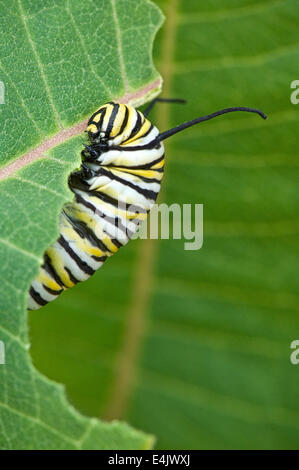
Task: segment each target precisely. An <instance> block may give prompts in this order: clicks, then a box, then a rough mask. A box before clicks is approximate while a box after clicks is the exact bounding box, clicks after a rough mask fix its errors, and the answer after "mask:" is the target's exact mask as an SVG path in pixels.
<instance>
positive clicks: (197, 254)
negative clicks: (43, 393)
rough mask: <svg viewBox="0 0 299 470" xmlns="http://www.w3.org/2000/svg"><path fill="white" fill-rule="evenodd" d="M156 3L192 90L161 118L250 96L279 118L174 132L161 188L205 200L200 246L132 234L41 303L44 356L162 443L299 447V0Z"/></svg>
mask: <svg viewBox="0 0 299 470" xmlns="http://www.w3.org/2000/svg"><path fill="white" fill-rule="evenodd" d="M156 3H158V4H159V5H160V7H161V8H162V10H163V11H164V13H165V15H166V21H165V23H164V26H163V28H162V29H161V31H160V32H159V34H158V36H157V39H156V41H155V50H154V57H155V63H156V66H157V68H158V70H159V71H160V72H161V74H162V76H163V78H164V89H163V96H166V97H182V98H186V99H187V100H188V105H186V106H180V105H165V104H161V105H158V106H157V109H156V111H155V112H153V113H152V116H151V119H152V121H153V122H154V123H156V124H157V126H158V127H159V128H160V129H161V130H165V129H167V128H169V127H171V126H174V125H176V124H178V123H180V122H182V121H185V120H188V119H191V118H193V117H196V116H198V115H202V114H206V113H210V112H213V111H215V110H217V109H220V108H222V107H228V106H238V105H242V106H255V107H259V108H260V109H262V110H263V111H264V112H266V113H267V114H268V116H269V119H268V121H266V122H265V121H263V120H262V119H260V118H259V117H258V116H253V115H248V114H245V113H244V114H241V113H238V114H237V113H236V114H233V115H227V116H225V117H221V118H217V119H216V120H214V121H210V122H208V123H204V124H202V125H201V126H198V127H194V128H192V129H191V130H188V131H185V132H184V133H182V134H179V135H177V136H175V137H173V138H172V139H171V140H169V141H168V142H167V144H166V152H167V166H166V175H165V180H164V186H163V191H162V194H161V197H160V200H159V202H167V203H169V204H171V203H174V202H176V203H179V204H183V203H193V204H195V203H203V204H204V245H203V248H202V249H201V250H199V251H184V241H183V240H152V241H150V240H145V241H142V240H137V241H132V242H130V244H129V245H128V246H127V247H126V248H124V249H123V250H120V252H119V253H118V254H117V255H115V256H114V257H113V258H112V259H111V260H109V261H108V262H107V264H105V266H104V267H103V268H102V269H101V270H99V272H98V273H97V274H96V275H95V276H94V277H93V278H92V279H90V280H89V281H88V282H86V283H84V284H82V285H79V286H77V287H75V288H74V289H71V290H70V291H68V292H66V293H65V294H64V295H62V296H61V298H60V299H58V300H57V301H55V302H53V304H50V305H48V306H46V307H45V308H43V309H42V310H41V311H38V312H35V313H34V312H33V313H31V314H30V336H31V342H32V355H33V360H34V363H35V365H36V366H37V367H38V369H39V370H40V371H42V372H43V373H45V374H46V375H48V376H49V377H50V378H53V379H55V380H57V381H59V382H62V383H65V384H66V390H67V394H68V396H69V398H70V400H71V401H72V402H73V403H74V405H75V406H76V407H77V408H78V409H80V410H82V411H83V412H84V413H86V414H88V415H94V416H100V417H101V418H103V419H114V418H119V419H122V420H126V421H128V422H129V423H131V424H132V425H134V426H135V427H138V428H140V429H142V430H145V431H147V432H150V433H153V434H155V435H156V437H157V444H156V446H157V447H158V448H164V449H165V448H169V449H174V448H178V449H183V448H187V449H188V448H189V449H190V448H193V449H217V448H221V449H223V448H230V449H231V448H232V449H248V448H262V449H265V448H267V449H268V448H271V449H277V448H285V449H286V448H298V447H299V445H298V442H299V405H298V386H299V365H298V366H295V365H292V364H291V363H290V353H291V349H290V343H291V341H292V340H294V339H298V338H299V312H298V310H299V302H298V301H299V295H298V267H299V266H298V265H299V263H298V257H299V249H298V241H299V236H298V234H299V218H298V207H299V191H298V177H299V167H298V154H299V152H298V139H297V135H298V124H299V105H298V106H297V107H296V106H295V105H293V104H291V102H290V94H291V91H292V90H291V89H290V83H291V82H292V81H293V80H295V79H299V71H298V60H299V37H298V24H299V6H298V2H297V0H284V1H280V0H278V1H275V0H268V1H267V0H263V1H258V0H226V1H223V0H209V1H208V0H206V1H205V2H199V1H198V0H187V1H182V0H171V1H170V0H169V1H166V0H164V1H162V0H161V1H159V2H156ZM98 104H99V103H98ZM98 104H97V105H98Z"/></svg>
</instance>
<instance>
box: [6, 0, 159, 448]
mask: <svg viewBox="0 0 299 470" xmlns="http://www.w3.org/2000/svg"><path fill="white" fill-rule="evenodd" d="M0 5H1V17H0V40H1V53H0V80H1V82H2V83H3V85H4V98H5V103H4V104H1V105H0V119H1V131H0V132H1V146H0V165H1V167H0V260H1V263H0V279H1V282H0V340H1V341H2V342H3V343H4V346H5V356H6V363H5V365H3V364H0V384H1V385H0V447H1V448H5V449H29V448H34V449H53V448H61V449H66V448H75V449H76V448H77V449H83V448H96V449H104V448H105V449H129V448H130V449H132V448H133V449H136V448H149V447H150V446H151V445H152V442H153V438H152V437H151V436H149V435H146V434H143V433H142V432H139V431H135V430H134V429H133V428H130V427H129V426H128V425H126V424H122V423H118V422H113V423H112V424H108V423H103V422H100V421H99V420H97V419H95V418H92V419H89V418H86V417H84V416H82V415H80V414H79V413H78V412H77V411H75V409H74V408H73V407H72V406H71V405H70V404H69V403H68V402H67V400H66V398H65V392H64V388H63V387H62V386H60V385H57V384H55V383H54V382H52V381H50V380H48V379H47V378H46V377H45V376H42V375H41V374H40V373H39V372H38V371H37V370H36V369H35V368H34V367H33V365H32V363H31V356H30V351H29V339H28V331H27V312H26V306H27V293H28V289H29V286H30V283H31V281H32V280H33V279H34V277H35V276H36V273H37V271H38V267H39V265H40V264H41V261H42V255H43V252H44V250H45V249H46V248H47V247H48V246H49V245H50V243H52V242H53V241H54V240H55V239H56V238H57V236H58V215H59V212H60V210H61V207H62V205H63V204H64V203H65V202H66V201H68V200H71V199H72V194H71V192H70V190H69V189H68V187H67V178H68V175H69V173H70V172H71V171H73V170H74V169H75V168H76V167H78V166H79V164H80V151H81V148H82V135H81V133H82V132H83V130H84V129H85V126H86V120H87V118H88V117H89V116H90V115H91V114H92V112H94V111H95V110H96V109H97V108H98V107H99V106H100V105H101V104H103V103H104V102H106V101H109V100H111V99H114V100H119V101H122V102H129V103H131V104H133V105H138V104H141V103H144V102H145V101H146V100H148V99H149V98H150V97H151V96H155V95H156V94H157V93H158V92H159V90H160V87H161V78H160V77H159V75H158V74H157V72H156V70H155V69H154V67H153V64H152V59H151V48H152V42H153V38H154V36H155V33H156V31H157V29H158V27H159V25H160V24H161V22H162V15H161V13H160V11H159V10H158V8H157V7H156V6H155V5H153V4H152V3H151V2H149V1H147V0H142V1H140V0H110V1H107V0H86V1H85V2H81V1H79V0H60V1H58V0H46V1H44V0H43V1H35V2H32V1H30V0H14V1H12V2H10V3H9V4H8V3H7V2H4V1H1V2H0ZM2 88H3V87H2ZM2 88H1V89H2ZM39 313H40V314H41V316H43V312H39ZM43 333H44V332H43V331H42V330H41V335H43ZM64 335H65V338H64V340H65V344H66V345H67V343H68V341H69V337H68V328H66V329H65V330H64ZM80 347H81V345H80V343H78V350H79V349H80ZM49 359H50V360H51V361H53V364H54V363H55V362H56V358H55V355H51V358H50V357H49ZM78 380H82V383H83V381H84V378H83V377H82V378H81V379H80V378H79V377H78Z"/></svg>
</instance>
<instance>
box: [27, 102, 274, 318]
mask: <svg viewBox="0 0 299 470" xmlns="http://www.w3.org/2000/svg"><path fill="white" fill-rule="evenodd" d="M157 101H169V102H182V101H184V100H167V99H161V98H156V99H155V100H154V101H152V103H151V104H150V105H149V106H148V108H147V109H146V110H145V111H144V112H143V113H141V112H140V111H139V110H136V109H135V108H133V107H132V106H129V105H125V104H119V103H114V102H109V103H107V104H104V105H103V106H101V107H100V108H99V109H98V110H97V111H96V112H95V113H94V114H92V116H91V117H90V119H89V121H88V125H87V130H86V131H87V133H88V137H89V144H88V145H87V144H84V149H83V150H82V152H81V157H82V164H81V167H80V169H79V170H78V171H75V172H73V173H72V174H71V175H70V177H69V180H68V184H69V187H70V189H71V191H72V192H73V193H74V196H75V197H74V200H73V202H70V203H67V204H65V205H64V207H63V209H62V211H61V213H60V219H59V231H60V236H59V238H58V240H57V241H56V242H55V243H54V244H53V245H51V246H50V248H48V249H47V250H46V252H45V254H44V262H43V265H42V266H41V267H40V270H39V273H38V276H37V277H36V279H35V280H34V281H33V282H32V284H31V287H30V290H29V296H28V309H29V310H36V309H38V308H40V307H42V306H43V305H46V304H47V303H49V302H51V301H52V300H54V299H56V297H58V295H59V294H61V292H63V291H64V290H66V289H68V288H69V287H72V286H74V285H75V284H77V283H78V282H81V281H85V280H86V279H88V278H89V277H90V276H91V275H92V274H93V273H94V272H95V271H96V270H97V269H98V268H99V267H100V266H102V264H103V263H104V262H105V260H106V259H107V258H108V257H110V256H112V255H113V254H114V253H115V252H116V251H118V249H119V248H120V247H121V246H123V245H125V244H126V243H127V242H128V241H129V240H130V238H132V236H133V234H134V233H135V232H136V231H137V229H138V227H139V225H140V223H141V222H142V220H144V218H145V217H146V215H147V213H148V212H149V211H150V209H151V207H152V206H153V204H154V203H155V201H156V198H157V196H158V193H159V191H160V185H161V180H162V178H163V172H164V146H163V140H165V139H167V138H168V137H170V136H172V135H174V134H176V133H177V132H180V131H182V130H184V129H186V128H187V127H190V126H193V125H194V124H198V123H200V122H203V121H207V120H209V119H212V118H214V117H216V116H220V115H222V114H226V113H230V112H233V111H247V112H252V113H257V114H259V115H260V116H261V117H263V118H264V119H266V116H265V114H264V113H262V112H261V111H259V110H257V109H252V108H246V107H235V108H225V109H222V110H220V111H217V112H215V113H212V114H209V115H207V116H202V117H199V118H196V119H193V120H192V121H188V122H185V123H183V124H180V125H179V126H177V127H174V128H173V129H169V130H167V131H165V132H161V133H160V132H159V130H158V129H157V127H155V126H154V125H153V124H151V122H150V121H149V120H148V119H147V117H146V116H147V115H148V113H149V111H150V110H151V109H152V107H153V105H154V104H155V103H156V102H157Z"/></svg>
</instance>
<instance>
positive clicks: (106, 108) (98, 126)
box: [86, 102, 158, 147]
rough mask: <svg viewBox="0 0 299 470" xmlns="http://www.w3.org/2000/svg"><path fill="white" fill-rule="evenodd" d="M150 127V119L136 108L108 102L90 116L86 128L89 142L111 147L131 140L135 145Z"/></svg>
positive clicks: (126, 143) (127, 143) (128, 142)
mask: <svg viewBox="0 0 299 470" xmlns="http://www.w3.org/2000/svg"><path fill="white" fill-rule="evenodd" d="M152 128H153V126H152V125H151V123H150V121H148V120H147V119H146V118H145V117H144V115H143V114H142V113H141V112H140V111H138V110H137V109H135V108H133V107H132V106H129V105H126V104H120V103H114V102H109V103H106V104H104V105H103V106H101V107H100V108H99V109H98V110H97V111H96V112H95V113H94V114H93V115H92V116H91V117H90V119H89V121H88V125H87V129H86V130H87V133H88V136H89V139H90V142H91V144H93V145H99V144H102V145H103V147H104V146H105V145H106V147H112V146H118V145H124V144H125V145H129V144H130V143H133V142H134V145H137V143H139V142H137V141H140V140H141V139H142V138H144V137H145V136H146V135H147V133H148V132H150V130H151V129H152ZM157 133H158V132H157Z"/></svg>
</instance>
